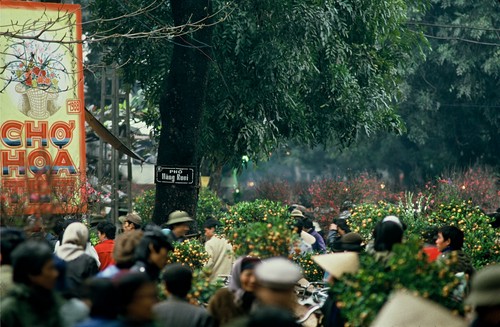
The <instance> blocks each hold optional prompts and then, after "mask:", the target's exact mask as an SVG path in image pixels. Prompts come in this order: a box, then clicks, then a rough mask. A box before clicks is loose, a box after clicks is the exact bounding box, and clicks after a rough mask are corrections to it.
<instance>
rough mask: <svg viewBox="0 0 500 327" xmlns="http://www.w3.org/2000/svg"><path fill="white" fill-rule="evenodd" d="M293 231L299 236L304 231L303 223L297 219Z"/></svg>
mask: <svg viewBox="0 0 500 327" xmlns="http://www.w3.org/2000/svg"><path fill="white" fill-rule="evenodd" d="M293 229H294V231H295V232H296V233H297V234H299V235H300V233H301V232H302V230H303V229H304V222H303V221H302V219H297V220H295V224H294V225H293Z"/></svg>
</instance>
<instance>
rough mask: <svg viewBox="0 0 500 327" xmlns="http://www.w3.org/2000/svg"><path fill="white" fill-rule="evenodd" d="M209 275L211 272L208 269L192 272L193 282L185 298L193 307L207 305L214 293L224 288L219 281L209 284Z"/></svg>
mask: <svg viewBox="0 0 500 327" xmlns="http://www.w3.org/2000/svg"><path fill="white" fill-rule="evenodd" d="M210 275H211V271H210V269H208V268H202V269H196V270H195V271H194V272H193V282H192V286H191V290H190V291H189V293H188V296H187V297H188V300H189V301H190V302H191V303H193V304H195V305H200V304H207V303H208V301H209V300H210V298H211V297H212V296H213V295H214V294H215V292H216V291H217V290H218V289H219V288H221V287H222V286H224V285H223V283H222V282H221V281H216V282H215V283H211V282H210Z"/></svg>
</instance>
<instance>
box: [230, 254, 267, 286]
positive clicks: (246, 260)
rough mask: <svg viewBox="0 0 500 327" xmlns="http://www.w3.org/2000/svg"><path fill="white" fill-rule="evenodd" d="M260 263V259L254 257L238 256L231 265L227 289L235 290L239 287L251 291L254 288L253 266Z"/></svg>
mask: <svg viewBox="0 0 500 327" xmlns="http://www.w3.org/2000/svg"><path fill="white" fill-rule="evenodd" d="M259 263H260V259H259V258H256V257H249V256H247V257H240V258H238V259H237V260H236V261H235V262H234V265H233V270H232V271H231V280H230V282H229V289H230V290H231V291H237V290H239V289H241V290H243V291H245V292H249V293H253V291H254V290H255V275H254V270H255V266H256V265H257V264H259Z"/></svg>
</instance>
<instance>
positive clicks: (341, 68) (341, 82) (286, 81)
mask: <svg viewBox="0 0 500 327" xmlns="http://www.w3.org/2000/svg"><path fill="white" fill-rule="evenodd" d="M214 5H215V9H216V10H217V9H222V8H225V6H227V5H228V3H227V2H222V1H221V2H219V1H217V2H214ZM229 8H230V9H231V10H232V12H231V15H230V16H228V18H227V19H226V20H225V21H224V22H223V23H221V24H218V25H216V26H215V30H214V38H213V43H214V44H213V45H214V48H213V53H214V65H213V67H212V68H213V70H212V74H210V76H209V86H208V87H209V89H210V90H211V91H209V92H208V98H207V109H208V110H206V111H205V117H204V130H203V133H202V134H201V135H202V136H203V140H202V142H203V145H204V146H203V147H202V148H203V149H205V155H206V156H207V157H209V158H210V159H211V160H212V161H213V162H215V163H225V162H231V163H232V164H233V165H235V166H239V163H240V158H241V156H242V155H248V156H249V157H250V158H251V159H252V160H254V161H258V160H259V159H266V158H268V156H269V154H270V153H271V152H272V151H273V150H274V149H275V148H276V146H277V145H279V144H281V143H282V142H284V141H288V140H291V139H295V140H298V141H299V142H301V143H305V144H309V145H316V144H332V143H333V144H339V143H340V144H342V145H348V144H349V143H350V142H351V141H352V140H353V139H354V138H356V136H357V134H358V133H359V132H360V131H363V132H366V133H368V134H371V133H373V132H374V131H376V130H390V131H396V132H399V131H401V130H402V129H403V127H402V124H401V122H400V120H399V117H398V116H397V115H396V114H395V112H394V110H393V108H392V106H391V104H392V103H393V100H394V99H395V98H396V97H397V95H398V87H397V83H398V81H399V79H400V78H401V72H402V70H401V69H399V66H401V65H402V64H403V63H404V62H405V60H401V59H402V58H408V56H409V53H410V49H411V48H412V46H413V45H414V44H416V43H417V42H418V41H417V40H418V38H419V35H418V33H410V32H409V30H408V29H407V26H406V25H405V24H404V22H405V18H406V12H407V9H408V8H407V5H406V3H405V2H401V1H393V0H390V1H383V2H376V1H372V2H363V3H359V2H358V1H342V2H317V1H307V2H304V1H296V0H282V1H259V2H258V3H256V2H255V1H248V0H247V1H239V2H232V3H230V4H229Z"/></svg>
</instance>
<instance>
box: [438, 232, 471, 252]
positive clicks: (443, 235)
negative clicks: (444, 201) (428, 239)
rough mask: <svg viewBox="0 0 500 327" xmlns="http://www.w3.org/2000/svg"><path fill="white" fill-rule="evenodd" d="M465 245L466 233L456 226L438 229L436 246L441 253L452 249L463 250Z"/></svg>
mask: <svg viewBox="0 0 500 327" xmlns="http://www.w3.org/2000/svg"><path fill="white" fill-rule="evenodd" d="M463 245H464V232H462V231H461V230H460V229H458V228H457V227H455V226H442V227H440V228H439V229H438V233H437V239H436V246H437V248H438V250H439V251H441V252H443V250H444V249H446V248H450V249H451V250H461V249H462V246H463Z"/></svg>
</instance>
